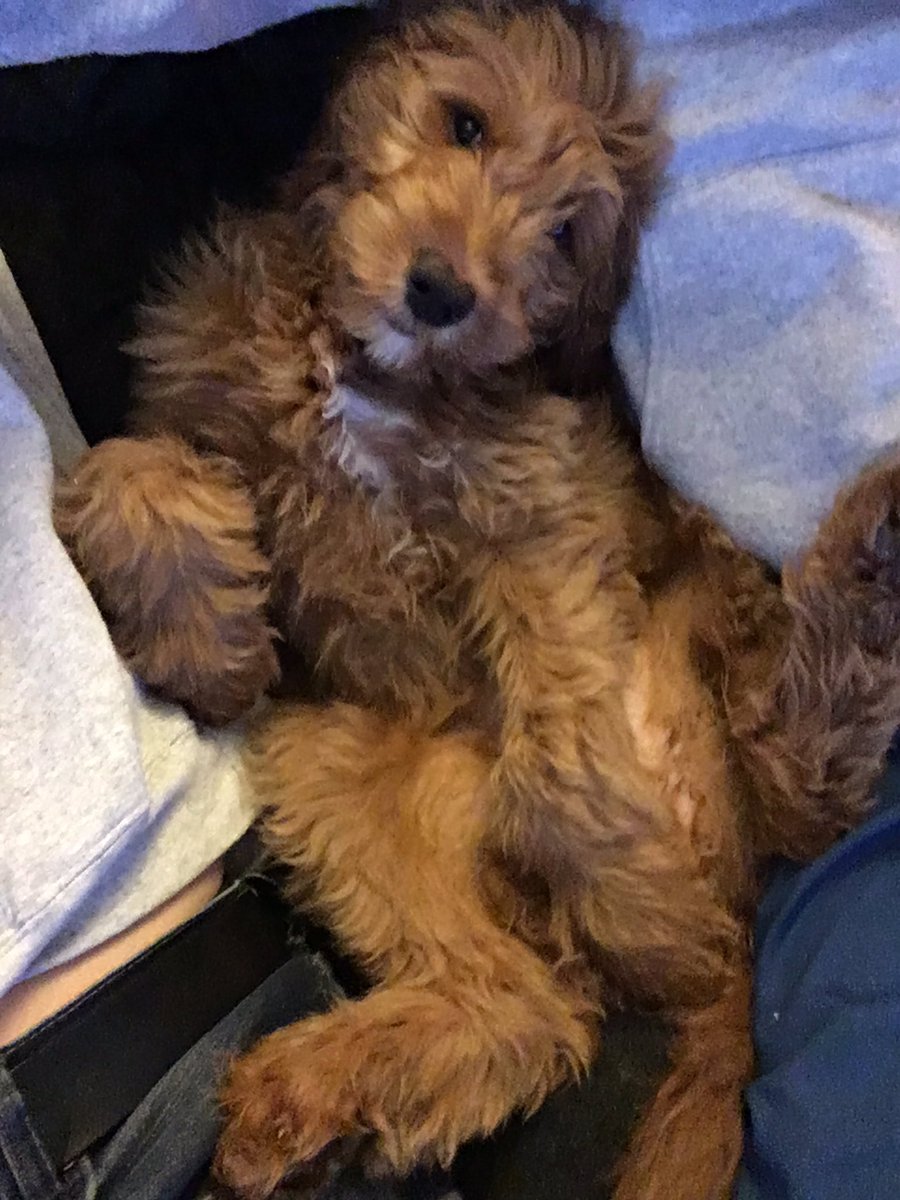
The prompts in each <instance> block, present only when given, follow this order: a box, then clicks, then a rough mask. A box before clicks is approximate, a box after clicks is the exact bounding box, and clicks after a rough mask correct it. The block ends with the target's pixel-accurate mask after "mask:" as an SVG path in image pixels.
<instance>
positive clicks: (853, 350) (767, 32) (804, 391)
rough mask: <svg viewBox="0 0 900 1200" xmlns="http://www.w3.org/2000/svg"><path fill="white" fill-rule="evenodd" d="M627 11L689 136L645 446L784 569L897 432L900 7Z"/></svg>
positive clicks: (651, 246)
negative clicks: (839, 492) (841, 491)
mask: <svg viewBox="0 0 900 1200" xmlns="http://www.w3.org/2000/svg"><path fill="white" fill-rule="evenodd" d="M618 8H619V9H620V10H621V13H622V15H623V17H624V18H625V20H626V21H627V22H628V23H629V24H632V25H637V26H638V27H639V28H640V29H641V30H642V31H643V34H644V37H645V39H646V47H645V51H644V56H643V63H644V67H645V69H646V70H647V71H648V72H652V73H654V74H656V73H659V72H663V73H667V74H668V75H669V76H670V77H671V79H672V92H671V126H672V131H673V133H674V136H675V140H676V147H677V149H676V153H675V158H674V162H673V166H672V186H671V189H670V191H669V193H668V195H667V196H666V198H665V199H664V201H663V204H662V206H661V208H660V211H659V215H658V219H657V220H656V223H655V225H654V228H653V229H652V230H651V232H650V234H649V236H648V237H647V238H646V239H645V243H644V250H643V254H642V258H641V265H640V274H639V277H638V280H637V283H636V286H635V288H634V292H633V295H632V298H631V301H630V302H629V304H628V306H627V308H626V311H625V313H624V315H623V318H622V321H621V322H620V326H619V329H618V332H617V351H618V354H619V358H620V361H621V362H622V364H623V367H624V370H625V374H626V377H627V379H628V383H629V385H630V389H631V391H632V394H633V396H634V398H635V403H636V405H637V408H638V412H639V416H640V421H641V429H642V437H643V444H644V449H645V451H646V453H647V455H648V457H649V458H650V459H651V460H652V461H653V462H654V463H656V465H657V466H659V467H660V468H661V469H662V471H663V473H664V474H665V475H666V476H667V477H668V478H669V479H670V480H671V481H672V482H674V483H675V484H676V485H677V486H678V487H679V488H680V489H681V490H682V491H684V492H685V493H687V494H688V495H690V496H692V497H694V498H695V499H698V500H700V501H703V502H704V503H706V504H707V505H709V506H710V507H711V508H712V509H713V510H714V511H715V512H716V513H718V514H719V516H720V517H721V518H722V519H723V520H724V521H725V523H726V524H727V525H728V527H729V528H730V529H731V531H732V532H733V533H734V534H735V535H736V536H737V537H738V538H739V539H740V540H741V541H742V542H743V543H745V544H747V545H749V546H751V547H752V548H753V549H755V550H756V551H757V552H759V553H761V554H763V555H764V556H765V557H766V558H768V559H769V560H770V561H772V562H774V563H780V562H782V561H783V560H784V559H785V558H786V557H791V556H793V555H794V554H795V553H796V551H797V550H798V549H799V548H800V547H801V546H802V545H803V544H804V543H805V542H806V541H807V540H808V539H809V537H810V536H811V534H812V531H813V529H814V527H815V525H816V522H817V520H818V519H819V517H820V516H821V514H822V513H823V511H824V510H825V509H826V508H827V506H828V505H829V503H830V501H831V499H832V497H833V495H834V493H835V491H836V489H837V488H838V486H839V485H840V484H841V483H842V482H843V481H845V480H846V479H848V478H850V477H851V476H852V475H853V474H854V473H855V472H856V471H857V469H858V468H859V467H860V466H862V464H864V463H865V462H867V461H868V460H869V459H871V458H872V457H873V456H874V455H876V454H877V453H879V452H880V451H882V450H883V449H884V448H885V447H886V446H888V445H891V444H893V443H894V442H896V441H897V440H898V439H900V4H898V3H897V0H854V2H853V3H847V2H846V0H740V2H735V3H722V0H681V2H680V3H677V2H673V0H622V2H621V3H620V4H619V5H618ZM898 1195H900V1190H898Z"/></svg>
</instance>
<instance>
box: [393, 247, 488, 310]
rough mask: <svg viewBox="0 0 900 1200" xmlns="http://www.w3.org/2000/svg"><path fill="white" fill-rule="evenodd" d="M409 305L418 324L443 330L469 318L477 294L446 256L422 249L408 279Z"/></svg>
mask: <svg viewBox="0 0 900 1200" xmlns="http://www.w3.org/2000/svg"><path fill="white" fill-rule="evenodd" d="M406 303H407V306H408V307H409V311H410V312H411V313H412V315H413V316H414V317H415V318H416V320H417V321H423V322H424V323H425V324H426V325H431V326H433V327H434V328H435V329H442V328H444V326H446V325H456V324H458V322H460V321H461V320H462V319H463V317H467V316H468V315H469V313H470V312H471V311H472V309H473V308H474V307H475V292H474V291H473V290H472V288H471V287H470V286H469V285H468V284H467V283H466V282H465V281H464V280H462V279H460V278H459V276H458V275H457V274H456V272H455V271H454V270H453V267H451V265H450V263H448V262H447V260H446V258H444V257H443V255H441V254H438V253H437V252H436V251H435V250H423V251H422V252H421V253H420V254H417V255H416V257H415V259H414V260H413V264H412V266H411V267H410V268H409V274H408V275H407V277H406Z"/></svg>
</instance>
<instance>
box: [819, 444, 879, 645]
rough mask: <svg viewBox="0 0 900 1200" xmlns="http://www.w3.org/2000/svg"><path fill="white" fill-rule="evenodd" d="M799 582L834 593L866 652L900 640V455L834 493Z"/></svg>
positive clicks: (868, 471)
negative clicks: (830, 507)
mask: <svg viewBox="0 0 900 1200" xmlns="http://www.w3.org/2000/svg"><path fill="white" fill-rule="evenodd" d="M801 579H802V581H803V582H804V583H805V584H809V585H812V586H813V587H816V588H818V589H821V588H822V587H825V588H828V589H829V590H831V591H833V592H834V595H835V597H836V599H837V600H839V603H840V607H841V608H842V609H843V610H844V611H846V612H849V613H850V615H851V617H852V619H853V625H854V627H855V628H857V630H858V632H859V635H860V643H861V644H862V645H863V646H864V647H865V648H867V649H870V650H873V651H877V652H879V653H883V652H886V651H889V650H892V649H894V648H895V647H896V646H897V644H898V642H900V453H897V452H894V453H893V454H891V455H890V456H888V457H887V458H884V459H881V460H879V461H878V462H876V463H874V464H873V465H872V466H870V467H869V468H868V469H866V470H865V471H863V473H862V474H861V475H860V476H859V477H858V478H857V479H856V480H855V481H854V482H853V483H851V484H850V485H849V486H848V487H846V488H844V489H843V491H841V493H840V494H839V495H838V497H837V499H836V501H835V503H834V506H833V507H832V510H831V512H830V514H829V515H828V517H827V518H826V520H825V521H824V522H823V524H822V526H821V528H820V530H819V533H818V535H817V537H816V540H815V542H814V544H813V546H812V549H811V550H810V552H809V554H808V555H807V557H806V559H805V561H804V563H803V567H802V571H801Z"/></svg>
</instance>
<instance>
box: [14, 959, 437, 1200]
mask: <svg viewBox="0 0 900 1200" xmlns="http://www.w3.org/2000/svg"><path fill="white" fill-rule="evenodd" d="M336 994H338V988H337V985H336V984H335V982H334V979H333V977H332V975H331V973H330V972H329V970H328V968H327V967H326V965H325V963H324V960H323V959H321V958H320V957H319V956H318V955H314V954H311V953H308V952H305V951H303V952H298V953H297V954H296V955H295V956H294V957H293V958H292V959H290V960H289V961H288V962H287V963H285V964H284V966H282V967H280V968H279V969H278V970H277V971H276V972H275V973H274V974H272V975H271V976H269V978H268V979H267V980H266V981H265V982H264V983H262V984H261V985H260V986H259V987H258V988H257V989H256V990H255V991H254V992H252V993H251V994H250V995H249V996H248V997H247V998H246V999H245V1000H243V1001H242V1002H241V1003H240V1004H239V1005H238V1006H237V1007H236V1008H235V1009H233V1010H232V1011H231V1012H230V1013H229V1014H228V1016H227V1017H225V1018H224V1019H223V1020H222V1021H220V1022H219V1024H218V1025H216V1026H215V1027H214V1028H213V1029H212V1030H210V1032H209V1033H207V1034H206V1035H205V1036H204V1037H203V1038H201V1039H200V1041H199V1042H197V1043H196V1044H195V1045H194V1046H193V1047H192V1048H191V1050H190V1051H188V1053H187V1054H186V1055H184V1057H183V1058H181V1059H180V1060H179V1061H178V1062H177V1063H176V1064H175V1065H174V1066H173V1067H172V1068H171V1070H170V1071H169V1072H168V1073H167V1074H166V1075H165V1076H164V1077H163V1078H162V1079H161V1080H160V1082H159V1083H158V1084H157V1085H156V1087H155V1088H154V1089H153V1090H152V1091H151V1092H150V1093H149V1095H148V1096H147V1097H146V1098H145V1099H144V1100H143V1101H142V1103H141V1104H140V1105H139V1106H138V1108H137V1109H135V1111H134V1112H133V1113H132V1114H131V1116H130V1117H128V1119H127V1120H126V1121H125V1123H124V1124H123V1125H122V1126H121V1127H120V1128H119V1129H118V1130H117V1131H116V1132H115V1133H114V1134H113V1136H112V1137H111V1138H109V1139H108V1140H107V1141H106V1142H105V1144H103V1145H102V1146H101V1147H100V1148H99V1149H97V1150H94V1151H92V1152H91V1153H89V1154H86V1155H85V1156H83V1157H82V1158H81V1159H79V1160H78V1161H77V1162H76V1163H75V1164H73V1165H72V1166H71V1167H70V1168H69V1169H68V1170H67V1171H66V1172H65V1173H64V1174H63V1175H62V1176H61V1177H60V1176H57V1174H56V1173H55V1171H54V1169H53V1167H52V1166H51V1164H50V1162H49V1160H48V1158H47V1156H46V1154H45V1153H44V1150H43V1147H42V1146H41V1143H40V1139H39V1138H38V1137H37V1135H36V1134H35V1131H34V1129H33V1127H32V1125H31V1123H30V1122H29V1118H28V1114H27V1112H26V1110H25V1106H24V1104H23V1103H22V1100H21V1097H20V1096H19V1093H18V1092H17V1090H16V1087H15V1084H14V1082H13V1080H12V1079H11V1077H10V1075H9V1073H8V1071H7V1070H6V1068H5V1067H4V1066H3V1064H2V1061H0V1200H188V1197H194V1196H197V1194H198V1192H199V1193H201V1194H202V1193H204V1192H205V1191H206V1188H205V1183H204V1181H205V1177H206V1174H207V1170H208V1164H209V1161H210V1159H211V1157H212V1153H213V1148H214V1146H215V1142H216V1137H217V1133H218V1129H219V1116H218V1110H217V1105H216V1099H215V1093H216V1082H217V1080H218V1078H219V1077H220V1074H221V1071H222V1069H223V1067H224V1065H225V1063H226V1062H227V1061H228V1059H229V1058H230V1057H231V1056H232V1055H233V1054H235V1053H237V1052H239V1051H241V1050H244V1049H246V1048H248V1047H249V1046H250V1045H251V1044H252V1043H253V1042H255V1041H256V1040H257V1039H258V1038H260V1037H262V1036H263V1035H265V1034H267V1033H271V1032H272V1031H273V1030H274V1029H277V1028H279V1027H280V1026H283V1025H286V1024H288V1023H290V1022H291V1021H295V1020H298V1019H299V1018H301V1017H303V1016H306V1015H308V1014H309V1013H311V1012H317V1011H321V1010H322V1009H324V1008H326V1007H327V1006H328V1004H329V1002H330V1001H331V1000H332V999H333V997H334V996H335V995H336ZM114 1052H115V1048H114V1047H111V1048H110V1053H114ZM60 1086H61V1087H66V1086H72V1087H77V1086H78V1081H77V1080H60ZM447 1189H448V1185H447V1183H446V1181H445V1180H442V1179H432V1178H422V1179H418V1178H417V1179H413V1180H410V1181H408V1182H407V1183H405V1184H394V1183H392V1182H383V1183H378V1184H367V1183H365V1182H363V1181H361V1180H358V1179H355V1178H353V1177H352V1176H347V1177H344V1178H339V1179H338V1180H337V1181H336V1182H335V1183H334V1184H333V1185H332V1188H331V1190H330V1192H329V1196H328V1200H432V1198H436V1197H438V1196H443V1195H445V1194H446V1192H447Z"/></svg>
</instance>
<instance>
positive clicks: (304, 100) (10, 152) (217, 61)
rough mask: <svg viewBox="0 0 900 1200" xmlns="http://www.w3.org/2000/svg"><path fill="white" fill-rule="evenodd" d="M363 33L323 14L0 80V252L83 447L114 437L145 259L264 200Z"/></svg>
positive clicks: (27, 69) (28, 69)
mask: <svg viewBox="0 0 900 1200" xmlns="http://www.w3.org/2000/svg"><path fill="white" fill-rule="evenodd" d="M365 22H366V17H365V16H364V14H362V13H361V12H359V11H357V10H353V9H336V10H326V11H323V12H320V13H314V14H311V15H310V16H306V17H301V18H298V19H297V20H294V21H291V22H287V23H286V24H284V25H281V26H279V27H277V28H276V29H271V30H263V31H261V32H260V33H258V34H256V35H254V36H253V37H250V38H246V39H244V40H242V41H240V42H235V43H232V44H230V45H227V46H223V47H219V48H217V49H214V50H210V51H206V52H203V53H196V54H184V55H178V54H147V55H137V56H134V57H130V58H109V57H105V56H100V55H93V56H89V57H85V58H75V59H67V60H62V61H59V62H54V63H49V64H46V65H40V66H24V67H11V68H6V69H5V70H0V247H2V249H3V252H4V254H5V255H6V257H7V261H8V262H9V265H10V268H11V270H12V272H13V275H14V276H15V278H16V281H17V282H18V284H19V287H20V290H21V291H22V294H23V296H24V297H25V301H26V303H27V305H28V307H29V309H30V310H31V314H32V316H33V318H34V320H35V324H36V325H37V327H38V331H39V333H40V334H41V336H42V338H43V340H44V343H45V345H46V347H47V350H48V353H49V355H50V358H51V360H52V361H53V364H54V366H55V368H56V371H57V374H58V375H59V377H60V381H61V383H62V386H63V389H64V390H65V392H66V395H67V396H68V398H69V402H70V404H71V406H72V409H73V411H74V413H75V416H76V418H77V420H78V422H79V424H80V425H81V427H82V429H83V430H84V433H85V436H86V437H87V438H88V440H89V441H91V442H93V441H97V440H99V439H101V438H103V437H106V436H108V435H110V434H113V433H116V432H119V431H121V429H122V425H123V419H124V416H125V414H126V412H127V407H128V375H129V364H128V360H127V358H126V357H125V355H123V354H122V353H121V351H120V349H119V347H120V345H121V344H122V342H123V341H125V340H126V339H127V337H128V336H129V334H130V333H131V332H132V320H133V310H134V306H135V302H136V301H137V299H138V298H139V296H140V294H141V291H142V288H143V287H144V286H145V284H146V283H147V281H148V280H149V279H150V278H151V277H152V273H153V269H154V264H158V263H159V262H160V261H161V260H162V259H163V258H164V257H165V256H166V255H167V254H169V253H170V252H172V251H174V250H175V249H176V248H177V247H178V245H179V243H180V242H181V240H182V238H183V236H184V234H185V233H186V232H187V231H188V230H191V229H195V228H198V227H202V226H203V225H204V224H205V223H206V222H207V221H208V219H209V217H210V215H211V213H212V212H213V210H214V208H215V205H216V203H217V201H226V202H230V203H235V204H242V205H245V204H254V203H258V202H260V201H262V200H264V199H265V197H266V195H267V191H268V188H269V187H270V185H271V182H272V180H273V179H274V178H276V177H277V176H278V175H280V174H281V173H282V172H283V171H284V170H285V169H286V168H287V167H288V166H289V165H290V164H291V162H292V161H293V160H294V158H295V157H296V155H297V154H298V152H299V151H300V150H301V149H302V147H303V146H304V145H305V143H306V141H307V139H308V137H309V134H310V131H311V128H312V126H313V124H314V122H315V120H316V118H317V117H318V114H319V111H320V108H321V103H322V98H323V96H324V94H325V92H326V89H327V86H328V83H329V81H330V79H331V76H332V73H333V71H334V70H335V68H336V67H338V66H339V64H340V62H341V60H342V57H344V56H345V55H346V54H347V53H348V47H349V46H351V45H352V44H353V43H354V42H355V40H356V37H357V35H358V33H359V32H360V31H361V30H362V28H363V27H364V25H365Z"/></svg>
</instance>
